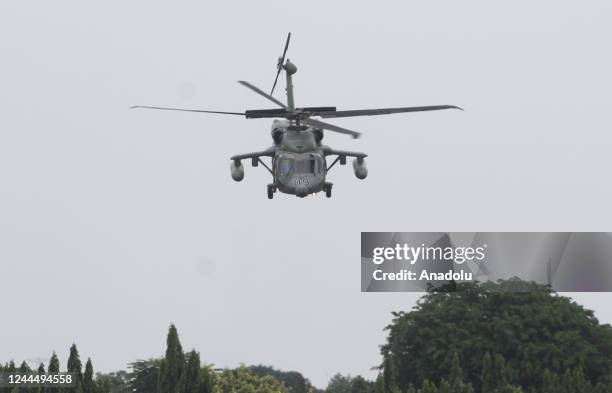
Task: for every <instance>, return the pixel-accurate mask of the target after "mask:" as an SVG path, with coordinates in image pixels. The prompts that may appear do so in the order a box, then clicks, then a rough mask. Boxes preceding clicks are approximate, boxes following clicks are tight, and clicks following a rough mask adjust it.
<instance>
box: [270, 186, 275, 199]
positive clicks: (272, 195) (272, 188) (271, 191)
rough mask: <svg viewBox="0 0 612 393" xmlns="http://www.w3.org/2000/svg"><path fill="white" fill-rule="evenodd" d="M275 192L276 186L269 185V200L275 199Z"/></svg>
mask: <svg viewBox="0 0 612 393" xmlns="http://www.w3.org/2000/svg"><path fill="white" fill-rule="evenodd" d="M275 191H276V190H275V189H274V185H272V184H268V199H272V198H274V192H275Z"/></svg>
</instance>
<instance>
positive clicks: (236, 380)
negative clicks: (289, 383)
mask: <svg viewBox="0 0 612 393" xmlns="http://www.w3.org/2000/svg"><path fill="white" fill-rule="evenodd" d="M238 392H240V393H287V389H285V387H284V386H283V384H282V383H281V382H279V381H277V380H276V379H274V378H273V377H271V376H264V377H260V376H257V375H255V374H254V373H253V372H251V371H250V370H249V369H248V368H246V367H240V368H237V369H234V370H225V371H223V372H221V373H220V374H219V375H218V377H217V378H216V381H215V384H214V387H213V393H238Z"/></svg>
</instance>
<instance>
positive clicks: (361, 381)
mask: <svg viewBox="0 0 612 393" xmlns="http://www.w3.org/2000/svg"><path fill="white" fill-rule="evenodd" d="M351 393H374V382H370V381H367V380H366V379H365V378H363V377H362V376H361V375H358V376H356V377H355V378H353V380H352V381H351Z"/></svg>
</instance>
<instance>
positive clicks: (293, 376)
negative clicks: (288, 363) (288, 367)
mask: <svg viewBox="0 0 612 393" xmlns="http://www.w3.org/2000/svg"><path fill="white" fill-rule="evenodd" d="M249 370H251V371H252V372H253V373H254V374H255V375H259V376H266V375H269V376H271V377H273V378H276V379H277V380H278V381H280V382H282V383H283V385H285V388H287V391H288V392H289V393H307V392H309V391H310V390H311V389H312V385H311V383H310V381H309V380H307V379H306V378H304V376H303V375H302V374H300V373H299V372H297V371H281V370H277V369H275V368H274V367H270V366H262V365H259V366H251V367H249Z"/></svg>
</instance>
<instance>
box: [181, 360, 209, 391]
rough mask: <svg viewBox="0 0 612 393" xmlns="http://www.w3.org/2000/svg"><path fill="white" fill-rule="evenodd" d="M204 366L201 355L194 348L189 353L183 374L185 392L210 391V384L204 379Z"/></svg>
mask: <svg viewBox="0 0 612 393" xmlns="http://www.w3.org/2000/svg"><path fill="white" fill-rule="evenodd" d="M203 377H204V375H203V372H202V367H201V366H200V355H199V354H198V353H197V352H196V351H195V350H192V351H191V352H189V353H188V354H187V367H186V368H185V373H184V374H183V382H182V384H181V385H182V387H183V392H184V393H208V386H207V384H206V382H205V381H204V378H203Z"/></svg>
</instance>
